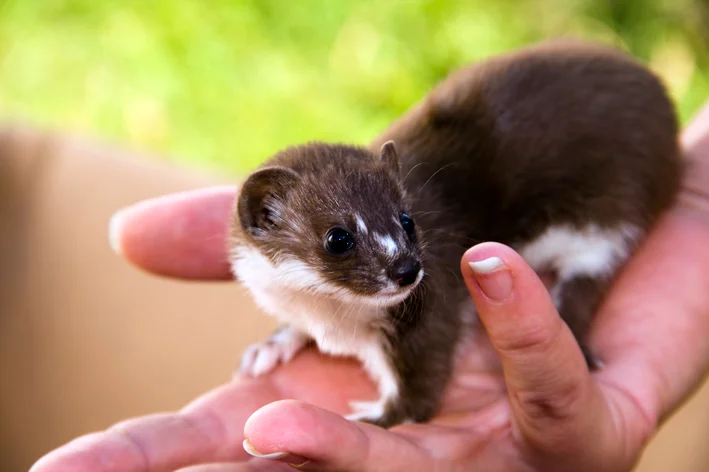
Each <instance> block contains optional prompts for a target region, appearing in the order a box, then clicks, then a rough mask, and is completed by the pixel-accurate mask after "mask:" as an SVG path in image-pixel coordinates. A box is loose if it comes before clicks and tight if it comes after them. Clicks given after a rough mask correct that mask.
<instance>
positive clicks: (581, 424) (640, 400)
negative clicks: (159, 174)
mask: <svg viewBox="0 0 709 472" xmlns="http://www.w3.org/2000/svg"><path fill="white" fill-rule="evenodd" d="M683 139H684V145H685V149H686V150H687V154H688V157H689V159H690V161H691V162H692V163H693V166H692V167H691V168H690V171H689V172H688V175H687V178H686V181H685V185H684V188H683V193H682V198H681V199H680V201H679V202H678V204H677V205H676V206H675V207H674V208H673V209H672V210H671V211H670V212H669V213H668V214H667V215H665V217H664V218H663V219H662V220H661V221H660V223H659V224H658V225H657V227H656V228H655V229H654V230H653V232H652V233H651V234H650V236H649V238H648V240H647V241H646V242H645V243H644V244H643V246H642V247H641V248H640V250H639V251H638V252H637V254H636V255H635V256H634V257H633V258H632V259H631V261H630V262H629V264H628V265H627V267H626V268H625V269H624V270H623V271H622V273H621V275H620V277H619V278H618V280H617V281H616V282H615V284H614V286H613V288H612V290H611V292H610V294H609V296H608V298H607V299H606V302H605V303H604V305H603V306H602V308H601V310H600V313H599V315H598V316H597V318H596V321H595V323H594V327H593V331H592V335H591V345H592V346H593V349H594V352H596V353H598V357H599V358H600V359H601V360H602V362H603V364H604V366H603V368H602V369H600V370H599V371H598V372H594V373H593V374H590V373H589V372H588V369H587V368H586V364H585V362H584V358H583V355H582V354H581V352H580V350H579V348H578V345H577V344H576V342H575V340H574V338H573V336H572V334H571V332H570V331H569V330H568V329H567V327H566V325H565V324H564V323H563V322H562V321H561V320H560V318H559V315H558V313H557V311H556V309H555V308H554V304H553V303H552V301H551V299H550V297H549V295H548V293H547V291H546V289H545V287H544V284H543V283H542V282H541V280H540V279H539V278H538V277H537V275H536V274H535V273H534V272H533V271H532V270H531V268H529V266H528V265H527V264H526V263H525V262H524V261H523V260H522V259H521V257H520V256H519V255H518V254H516V253H515V252H514V251H512V250H511V249H509V248H507V247H505V246H502V245H498V244H493V243H485V244H482V245H478V246H476V247H473V248H471V249H470V250H468V251H467V252H466V254H465V256H464V258H463V261H462V266H461V268H462V271H463V274H464V276H465V281H466V284H467V287H468V289H469V290H470V293H471V296H472V298H473V300H474V302H475V304H476V306H477V309H478V312H479V315H480V319H481V321H482V325H481V326H479V327H478V329H477V331H475V332H471V333H470V336H471V337H474V338H476V339H475V342H471V343H469V344H468V347H467V348H466V350H465V353H464V355H463V356H461V359H460V361H459V363H458V365H457V367H456V374H455V376H454V379H453V382H452V384H451V385H450V387H449V388H448V391H447V394H446V398H445V401H444V404H443V408H442V410H441V411H440V413H439V414H438V415H437V416H436V417H435V418H434V420H432V421H431V422H430V423H428V424H406V425H401V426H398V427H395V428H392V429H390V430H384V429H381V428H378V427H374V426H371V425H368V424H363V423H357V422H352V421H348V420H346V419H344V418H343V417H342V416H341V414H343V413H346V412H347V411H349V406H348V400H350V399H352V398H358V399H359V398H365V397H367V396H369V397H372V398H373V397H374V396H375V391H374V388H373V386H372V385H371V383H370V381H369V380H368V378H367V376H366V375H365V374H364V373H363V372H362V371H361V370H360V368H359V366H358V365H357V364H355V363H354V362H351V361H348V360H343V359H333V358H329V357H325V356H321V355H319V354H318V353H317V352H315V351H313V350H306V351H303V352H302V353H300V354H299V355H298V356H296V358H295V359H293V360H292V361H291V362H290V363H288V364H286V365H283V366H281V367H279V368H278V369H276V370H275V371H273V372H272V373H270V374H268V375H266V376H263V377H259V378H255V379H251V378H241V379H235V380H233V381H231V382H229V383H227V384H225V385H223V386H221V387H219V388H217V389H216V390H214V391H212V392H209V393H207V394H206V395H204V396H203V397H201V398H198V399H197V400H195V401H194V402H192V403H191V404H189V405H187V406H186V407H185V408H184V409H182V410H181V411H179V412H175V413H168V414H159V415H152V416H146V417H142V418H137V419H132V420H128V421H126V422H123V423H120V424H117V425H115V426H113V427H111V428H109V429H108V430H106V431H104V432H99V433H94V434H90V435H88V436H84V437H81V438H78V439H76V440H74V441H72V442H70V443H68V444H67V445H65V446H62V447H60V448H59V449H57V450H55V451H53V452H51V453H50V454H48V455H47V456H45V457H44V458H42V459H41V460H40V461H38V462H37V463H36V464H35V466H34V467H33V468H32V472H48V471H74V472H83V471H86V472H88V471H92V472H108V471H124V472H155V471H171V470H177V469H180V468H188V470H192V471H195V470H202V471H211V472H216V471H248V470H290V469H291V467H292V466H291V465H289V464H292V465H294V466H297V467H299V468H300V469H301V470H338V471H369V470H371V471H385V470H412V471H416V470H421V471H430V470H480V471H487V470H506V471H535V470H540V471H542V470H543V471H553V470H575V471H597V470H603V471H609V472H612V471H624V470H629V469H630V468H631V467H632V465H633V463H634V462H635V461H636V460H637V458H638V455H639V454H640V453H641V452H642V449H643V447H644V445H645V444H646V442H647V440H648V439H649V438H650V437H651V435H652V434H653V432H654V431H655V430H656V428H657V427H658V425H659V424H661V423H662V421H663V419H664V418H666V416H667V415H668V414H670V413H671V412H672V411H673V410H674V409H675V408H676V407H678V406H679V405H680V404H681V403H682V401H683V400H685V399H686V398H687V396H688V395H689V394H690V393H691V392H692V390H693V389H694V388H695V387H696V386H697V385H698V383H699V382H700V381H701V380H702V378H703V377H704V376H705V374H706V372H707V369H708V368H709V343H707V339H709V291H707V290H706V281H707V280H709V250H707V245H706V241H708V240H709V191H707V189H708V188H709V107H706V108H705V110H704V111H703V112H701V113H700V114H699V115H698V117H697V118H695V120H694V121H693V123H692V124H691V126H690V127H689V128H688V129H687V130H686V132H685V134H684V137H683ZM233 199H234V189H233V188H213V189H206V190H203V191H198V192H190V193H186V194H179V195H172V196H168V197H163V198H160V199H157V200H153V201H149V202H144V203H142V204H139V205H137V206H134V207H131V208H129V209H127V210H125V211H123V212H122V213H121V217H120V219H119V221H118V223H117V225H116V227H115V228H114V229H115V232H114V238H115V239H114V241H113V243H114V245H115V246H116V247H117V248H118V249H119V251H120V253H121V254H122V255H123V256H124V257H125V258H126V259H128V260H130V261H132V262H133V263H135V264H136V265H138V266H140V267H142V268H144V269H146V270H148V271H152V272H156V273H161V274H164V275H169V276H173V277H180V278H191V279H226V278H229V277H230V274H229V268H228V265H227V263H226V262H225V261H226V257H225V256H224V253H223V251H224V250H225V249H224V248H226V244H224V240H217V239H213V238H212V239H210V240H211V241H213V244H212V245H210V246H204V245H203V244H202V243H201V242H202V241H204V240H205V238H204V237H202V236H204V235H209V236H210V237H211V236H212V235H214V234H223V235H225V237H226V234H227V228H226V226H225V225H226V224H227V218H224V215H225V214H228V212H229V210H230V208H231V206H232V204H233ZM178 228H179V230H178ZM480 261H486V262H485V263H484V264H482V265H481V264H473V265H472V266H471V265H470V264H469V263H470V262H473V263H475V262H480ZM473 268H477V272H475V271H474V270H473ZM483 327H484V330H483ZM485 332H486V333H487V336H486V335H485V334H484V333H485ZM488 336H489V340H488ZM245 438H246V440H247V441H246V444H245V447H246V448H247V449H248V450H249V451H250V452H251V455H249V454H247V452H245V450H244V447H242V442H243V441H244V439H245ZM259 454H260V455H263V456H266V458H254V457H253V455H259Z"/></svg>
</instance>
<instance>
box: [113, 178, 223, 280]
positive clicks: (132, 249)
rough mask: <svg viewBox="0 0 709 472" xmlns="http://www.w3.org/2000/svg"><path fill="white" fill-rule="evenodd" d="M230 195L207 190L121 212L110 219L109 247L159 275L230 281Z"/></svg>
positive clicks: (154, 200) (143, 204) (135, 206)
mask: <svg viewBox="0 0 709 472" xmlns="http://www.w3.org/2000/svg"><path fill="white" fill-rule="evenodd" d="M235 195H236V189H235V188H234V187H212V188H207V189H202V190H196V191H188V192H182V193H176V194H172V195H166V196H163V197H159V198H155V199H152V200H146V201H143V202H140V203H137V204H135V205H133V206H129V207H127V208H124V209H122V210H120V211H118V212H117V213H116V214H115V215H114V216H113V218H112V219H111V222H110V225H109V238H110V242H111V246H112V247H113V249H114V250H115V251H116V252H117V253H119V254H120V255H122V256H123V257H125V258H126V259H127V260H128V261H129V262H131V263H133V264H135V265H137V266H138V267H140V268H142V269H144V270H146V271H148V272H152V273H155V274H158V275H165V276H169V277H179V278H184V279H212V280H219V279H229V278H231V273H230V271H229V260H228V257H227V256H228V251H227V241H228V239H227V238H228V233H229V221H230V218H231V213H232V207H233V204H234V198H235Z"/></svg>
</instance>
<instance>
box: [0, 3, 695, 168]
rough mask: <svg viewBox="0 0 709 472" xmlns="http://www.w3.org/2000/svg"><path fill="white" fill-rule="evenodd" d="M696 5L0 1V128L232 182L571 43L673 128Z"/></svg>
mask: <svg viewBox="0 0 709 472" xmlns="http://www.w3.org/2000/svg"><path fill="white" fill-rule="evenodd" d="M705 3H706V2H704V1H700V0H647V1H622V0H615V1H614V0H600V1H581V0H534V1H510V0H496V1H494V2H491V1H482V0H480V1H478V0H468V1H454V0H437V1H434V0H429V1H423V0H378V1H373V0H360V1H352V0H307V1H306V0H298V1H292V2H291V1H287V0H282V1H280V0H242V1H226V0H212V1H204V0H172V1H149V0H122V1H112V0H102V1H98V0H63V1H62V0H0V121H4V120H9V119H12V120H18V119H19V120H23V121H29V122H31V123H38V124H41V125H43V126H50V127H52V128H59V129H67V130H73V131H80V132H82V133H85V134H90V135H92V136H96V137H99V138H101V139H104V140H108V141H110V142H114V143H117V144H121V145H127V146H131V147H134V148H135V147H137V148H139V149H143V150H147V151H150V152H155V154H156V155H160V156H163V157H162V158H164V159H170V160H174V161H179V162H182V163H189V164H194V165H197V166H205V167H208V168H211V169H213V170H219V171H224V172H243V171H245V170H248V169H251V168H253V167H254V166H256V165H257V164H258V163H259V162H260V161H262V160H264V159H265V158H267V157H268V156H269V155H270V154H272V153H273V152H274V151H276V150H278V149H279V148H282V147H284V146H287V145H290V144H296V143H300V142H303V141H307V140H312V139H323V140H334V141H349V142H355V143H366V142H367V141H368V140H369V139H370V138H372V137H374V136H375V135H376V134H377V133H378V132H379V131H380V130H381V129H383V128H384V127H386V126H387V124H388V123H389V122H390V121H392V120H393V119H394V118H395V117H396V116H398V115H399V114H401V113H402V112H403V111H405V110H406V109H407V108H408V107H409V106H411V105H412V104H413V103H414V102H416V101H418V100H419V99H420V98H421V97H422V96H423V95H424V94H425V93H426V91H427V90H428V89H429V88H430V87H431V86H432V85H433V84H434V83H435V82H436V81H438V80H440V79H441V78H442V77H444V76H445V75H446V74H447V73H448V72H449V71H451V70H452V69H454V68H456V67H459V66H461V65H464V64H466V63H469V62H471V61H475V60H477V59H480V58H483V57H485V56H488V55H491V54H495V53H500V52H503V51H506V50H509V49H512V48H516V47H519V46H522V45H525V44H528V43H531V42H534V41H537V40H540V39H543V38H548V37H554V36H559V35H573V36H577V37H585V38H592V39H598V40H601V41H605V42H609V43H612V44H615V45H617V46H619V47H622V48H625V49H627V50H629V51H630V52H632V53H633V54H634V55H636V56H637V57H639V58H640V59H642V60H644V61H646V62H647V63H648V64H649V65H650V66H651V67H652V68H653V69H654V70H656V71H657V72H658V73H659V74H660V75H661V76H662V77H663V78H664V80H665V81H666V83H667V84H668V86H669V87H670V90H671V93H672V95H673V97H674V98H675V100H676V102H677V105H678V109H679V112H680V116H681V118H682V120H683V121H684V122H686V121H687V119H688V118H689V117H691V115H692V114H693V113H694V112H695V111H696V110H697V108H698V107H699V106H700V105H701V104H702V103H703V101H704V100H706V99H707V97H709V49H708V48H707V45H708V44H709V21H708V18H709V9H708V8H707V6H706V5H705Z"/></svg>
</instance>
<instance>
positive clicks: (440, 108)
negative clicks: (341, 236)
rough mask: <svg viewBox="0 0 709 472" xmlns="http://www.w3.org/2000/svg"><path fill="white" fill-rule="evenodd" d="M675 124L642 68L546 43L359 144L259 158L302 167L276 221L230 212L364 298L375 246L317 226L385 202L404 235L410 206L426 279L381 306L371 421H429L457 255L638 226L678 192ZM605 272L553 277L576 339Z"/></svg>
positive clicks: (459, 286) (448, 359) (436, 96)
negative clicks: (394, 379) (386, 357)
mask: <svg viewBox="0 0 709 472" xmlns="http://www.w3.org/2000/svg"><path fill="white" fill-rule="evenodd" d="M677 134H678V124H677V119H676V117H675V112H674V109H673V106H672V104H671V102H670V100H669V99H668V97H667V94H666V92H665V89H664V87H663V86H662V84H661V82H660V81H659V80H658V79H657V78H656V77H655V76H654V75H653V74H651V73H650V72H649V71H648V70H647V69H646V68H645V67H644V66H642V65H641V64H639V63H638V62H636V61H634V60H633V59H631V58H629V57H628V56H626V55H625V54H622V53H620V52H618V51H615V50H613V49H610V48H606V47H604V46H599V45H593V44H588V43H581V42H574V41H554V42H549V43H543V44H541V45H537V46H533V47H529V48H525V49H522V50H520V51H517V52H513V53H510V54H506V55H502V56H499V57H495V58H492V59H490V60H488V61H484V62H482V63H480V64H476V65H473V66H471V67H468V68H465V69H462V70H460V71H457V72H455V73H453V74H452V75H451V76H450V77H449V78H447V79H446V80H445V81H443V82H442V83H441V84H440V85H438V86H437V87H436V88H435V89H434V90H433V91H432V92H431V93H430V94H429V95H428V96H427V97H426V98H425V100H423V101H422V102H421V103H420V104H418V105H416V106H415V107H413V108H412V110H410V111H409V112H408V113H407V114H405V115H404V116H403V117H402V118H401V119H399V120H398V121H397V122H395V123H394V124H393V125H392V126H391V127H390V128H389V129H388V130H386V131H385V132H384V133H382V135H381V136H379V137H378V138H377V139H376V140H374V141H373V143H372V144H371V146H370V147H369V151H367V150H365V149H362V148H359V147H352V146H336V145H326V144H319V143H312V144H308V145H305V146H300V147H297V148H291V149H288V150H286V151H284V152H282V153H279V154H278V155H277V156H275V157H274V158H273V159H272V160H270V161H269V162H268V163H267V166H281V167H285V168H287V169H290V171H291V172H293V171H294V172H295V173H296V174H298V176H299V178H296V179H291V178H289V177H288V176H287V172H288V171H280V172H281V173H283V172H286V174H280V175H281V177H282V180H283V181H284V182H288V183H287V184H286V185H285V186H284V185H280V184H278V185H276V186H275V187H274V188H277V191H276V192H275V194H274V195H271V196H270V197H267V200H268V198H271V199H272V200H271V203H268V204H266V207H269V205H273V208H275V210H274V211H272V212H271V213H275V214H276V215H277V216H276V217H275V218H276V219H275V220H273V221H271V223H269V224H273V225H276V226H279V225H280V227H281V228H282V229H285V230H284V231H283V232H281V233H280V236H279V237H269V236H268V232H267V231H265V232H262V233H260V236H259V234H256V233H258V232H259V231H260V230H258V229H256V230H255V231H256V233H254V227H253V225H250V223H249V218H248V217H246V216H245V215H246V214H241V213H240V215H241V222H242V224H243V225H235V228H236V229H235V237H236V239H237V240H240V241H244V240H246V241H247V242H246V243H247V244H255V245H257V246H258V247H260V248H261V249H262V251H263V252H264V253H265V254H268V255H269V257H278V256H277V255H278V254H280V253H288V254H294V255H296V256H297V257H299V258H301V259H302V260H304V261H307V262H309V263H310V264H312V265H313V266H315V267H318V268H319V270H321V271H322V273H323V274H324V275H325V276H326V278H327V280H329V281H332V282H334V283H338V284H340V285H341V286H343V287H346V288H347V289H349V290H351V291H353V292H355V293H361V294H372V293H375V292H376V290H377V285H376V283H374V282H372V280H371V276H370V275H369V271H370V270H374V269H373V268H374V267H375V266H377V265H376V264H374V263H373V262H372V261H374V260H377V258H379V255H378V254H377V253H376V250H374V249H372V248H371V247H369V246H367V245H366V244H363V245H362V246H361V247H362V249H361V252H358V254H357V255H356V256H354V257H352V258H349V259H347V260H341V259H337V258H334V257H332V256H331V255H328V254H327V253H326V251H323V250H322V238H323V234H324V233H325V232H326V231H327V228H329V227H330V226H332V225H335V224H340V225H345V226H347V227H349V228H356V225H355V224H354V222H353V221H352V218H353V216H352V212H353V211H356V209H358V208H361V209H367V212H368V214H369V215H376V214H380V215H381V217H380V219H379V220H377V221H375V222H373V223H372V226H373V227H376V228H381V229H384V228H386V229H387V230H388V231H391V232H395V231H400V229H397V228H396V227H395V226H396V222H395V221H394V220H393V219H392V215H397V214H398V212H399V211H400V210H404V211H407V212H409V214H410V215H411V216H412V217H413V219H414V221H415V222H416V224H417V228H418V230H417V239H416V241H415V242H411V243H410V244H409V245H408V247H407V251H409V253H410V254H412V255H415V256H416V257H420V258H421V260H422V264H423V267H424V270H425V276H424V279H423V281H422V283H421V284H420V285H419V286H418V287H417V288H416V290H415V292H414V293H413V294H412V295H411V297H410V298H409V300H407V301H406V302H404V303H402V304H400V305H399V306H397V307H394V308H390V310H389V311H390V315H391V326H390V329H388V330H386V336H387V338H388V340H389V343H390V347H391V348H390V350H389V352H390V356H391V359H392V362H393V364H394V365H395V366H396V371H397V372H398V376H399V383H400V393H401V398H400V399H399V401H398V402H397V403H396V404H392V405H389V406H388V410H387V412H386V414H385V415H384V417H383V418H381V419H380V421H376V422H377V423H378V424H381V425H384V426H390V425H393V424H396V423H398V422H400V421H402V420H404V419H406V418H411V419H413V420H415V421H425V420H427V419H429V418H430V417H431V416H432V415H433V414H434V413H435V411H436V409H437V407H438V402H439V400H440V397H441V395H442V392H443V390H444V388H445V386H446V384H447V381H448V379H449V376H450V373H451V368H452V365H451V364H452V357H453V353H454V349H455V346H456V344H457V341H458V336H459V334H460V330H461V321H460V313H459V307H460V304H461V302H463V301H464V300H466V298H467V297H468V295H467V292H466V291H465V288H464V285H463V283H462V279H461V274H460V272H459V264H460V258H461V256H462V254H463V252H464V251H465V250H466V249H467V248H468V247H470V246H472V245H474V244H476V243H479V242H483V241H498V242H502V243H505V244H508V245H511V246H513V247H519V246H520V245H522V244H524V243H526V242H529V241H532V240H534V238H536V237H537V236H539V235H540V234H541V233H542V232H543V231H544V230H545V229H547V228H549V227H550V225H553V224H559V223H568V224H570V225H572V226H576V227H581V226H583V225H585V224H588V223H597V224H598V225H600V226H603V227H607V226H609V227H612V226H614V225H618V224H620V223H624V222H625V223H631V224H633V225H636V226H637V227H639V228H641V229H642V230H643V231H647V230H648V229H649V228H650V227H651V225H652V224H653V223H654V222H655V220H656V219H657V217H658V215H659V214H660V213H661V212H662V211H664V210H665V209H666V208H667V207H668V206H669V205H670V203H671V202H672V200H673V198H674V196H675V194H676V191H677V189H678V185H679V179H680V176H681V161H680V159H679V155H680V153H679V146H678V139H677ZM389 140H393V141H394V142H395V143H396V153H397V154H398V165H397V166H393V165H391V163H392V162H393V160H392V156H391V154H387V153H390V152H391V149H389V150H387V151H386V152H384V153H383V154H384V155H385V156H386V158H384V159H380V157H379V152H380V148H381V147H382V145H383V144H384V143H385V142H387V141H389ZM397 167H400V172H399V173H397V172H396V171H397V170H398V169H397ZM267 180H268V179H267ZM247 184H248V181H247ZM263 185H266V187H268V185H272V184H271V183H267V184H261V188H262V189H263V188H266V187H263ZM245 188H246V189H248V188H249V187H248V186H247V187H245ZM266 190H268V188H266ZM252 193H253V192H251V191H249V190H246V191H242V194H241V197H240V199H241V200H242V201H243V200H244V199H248V198H249V195H251V194H252ZM266 193H268V192H266ZM256 194H258V192H256ZM257 207H258V205H257ZM374 208H379V210H377V211H373V209H374ZM363 211H364V210H363ZM256 213H258V211H257V212H256ZM251 214H254V212H252V213H251ZM296 228H300V229H297V230H296ZM254 234H256V236H254ZM621 262H623V261H621ZM373 264H374V265H373ZM377 264H381V261H380V262H378V263H377ZM377 267H378V266H377ZM612 279H613V277H612V276H608V277H603V278H590V277H579V278H577V279H574V280H571V281H569V282H568V283H567V284H565V285H564V286H563V287H562V291H561V296H560V303H559V304H560V306H559V309H560V313H561V315H562V317H563V318H564V320H565V321H566V322H567V323H568V324H569V326H570V327H571V328H572V330H573V332H574V334H575V336H576V337H577V339H578V340H579V342H580V343H583V342H584V338H585V335H586V332H587V329H588V326H589V323H590V321H591V318H592V315H593V313H594V312H595V310H596V308H597V306H598V304H599V302H600V301H601V300H602V297H603V296H604V294H605V291H606V287H607V286H608V284H609V283H610V282H611V281H612Z"/></svg>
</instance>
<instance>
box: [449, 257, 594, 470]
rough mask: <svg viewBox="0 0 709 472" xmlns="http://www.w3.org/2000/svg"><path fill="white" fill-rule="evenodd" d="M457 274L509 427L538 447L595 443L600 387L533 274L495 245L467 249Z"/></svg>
mask: <svg viewBox="0 0 709 472" xmlns="http://www.w3.org/2000/svg"><path fill="white" fill-rule="evenodd" d="M461 265H462V267H461V270H462V273H463V275H464V278H465V282H466V285H467V287H468V289H469V291H470V293H471V295H472V297H473V300H474V302H475V306H476V308H477V311H478V314H479V317H480V320H481V321H482V323H483V325H484V327H485V330H486V331H487V333H488V336H489V337H490V341H491V343H492V345H493V347H494V348H495V350H496V351H497V352H498V354H499V356H500V360H501V362H502V367H503V371H504V376H505V382H506V384H507V389H508V395H509V401H510V404H511V407H512V411H513V417H514V419H515V422H516V426H517V428H518V429H519V431H520V433H521V434H522V437H523V438H524V439H525V440H526V441H527V442H528V443H530V444H531V445H533V446H535V449H537V450H538V451H546V452H554V453H555V454H558V453H562V455H565V454H564V453H569V455H570V456H576V457H578V455H577V454H578V453H579V451H575V450H574V451H570V450H567V451H563V450H560V448H564V447H567V448H574V447H575V445H583V447H585V448H587V449H590V448H589V441H590V440H595V441H598V437H599V436H597V435H598V434H599V432H598V431H596V429H597V428H598V427H599V426H598V425H599V424H602V423H604V422H603V421H600V418H599V415H600V414H602V413H601V412H603V411H605V407H604V404H603V400H602V397H601V395H600V391H599V390H598V389H597V387H596V385H595V383H594V382H593V380H592V377H591V375H590V374H589V372H588V369H587V367H586V363H585V360H584V357H583V354H582V352H581V349H580V348H579V346H578V344H577V342H576V340H575V338H574V337H573V335H572V334H571V331H570V330H569V329H568V327H567V326H566V324H565V323H564V322H563V321H562V319H561V317H560V316H559V313H558V312H557V310H556V307H555V306H554V303H553V302H552V300H551V297H550V296H549V293H548V291H547V289H546V287H545V286H544V284H543V283H542V281H541V280H540V279H539V277H538V276H537V274H536V273H535V272H534V271H533V270H532V269H531V267H529V266H528V265H527V264H526V262H525V261H524V260H523V259H522V257H521V256H519V255H518V254H517V253H516V252H514V251H513V250H512V249H510V248H509V247H507V246H503V245H501V244H496V243H483V244H480V245H477V246H475V247H473V248H471V249H469V250H468V251H467V252H466V253H465V255H464V256H463V259H462V264H461Z"/></svg>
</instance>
